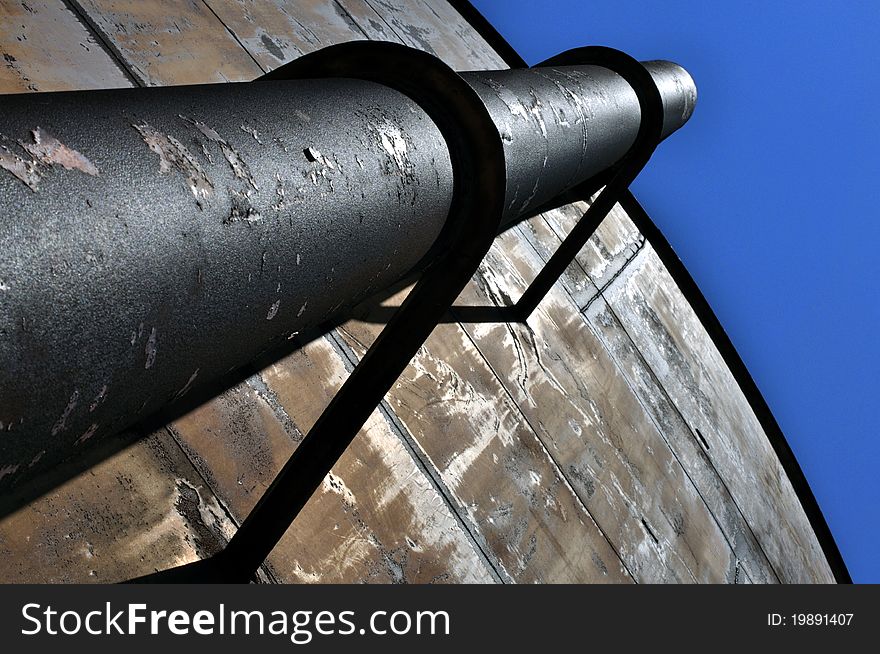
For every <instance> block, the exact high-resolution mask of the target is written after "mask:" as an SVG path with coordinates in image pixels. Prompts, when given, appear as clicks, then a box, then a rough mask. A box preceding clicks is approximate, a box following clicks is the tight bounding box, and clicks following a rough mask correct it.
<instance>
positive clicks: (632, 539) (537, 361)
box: [459, 233, 738, 582]
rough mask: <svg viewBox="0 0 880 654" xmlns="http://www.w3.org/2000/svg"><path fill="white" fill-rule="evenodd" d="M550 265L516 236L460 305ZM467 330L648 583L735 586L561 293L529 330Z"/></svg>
mask: <svg viewBox="0 0 880 654" xmlns="http://www.w3.org/2000/svg"><path fill="white" fill-rule="evenodd" d="M542 265H543V261H542V260H541V259H539V257H538V256H537V253H536V252H535V251H534V250H533V249H532V248H531V247H530V246H528V245H527V244H524V243H522V242H521V241H519V240H518V239H515V238H513V236H512V235H511V234H509V233H508V234H505V235H503V236H502V237H500V238H499V239H497V240H496V243H495V244H494V245H493V249H492V251H491V252H490V254H489V256H488V257H487V259H486V261H485V262H484V264H483V266H482V267H481V270H480V273H479V274H478V276H477V278H476V280H475V282H474V283H471V284H469V285H468V287H467V289H466V291H465V293H464V294H463V295H462V297H461V298H460V299H459V301H460V302H463V303H464V304H466V305H473V304H480V305H485V304H487V303H488V304H491V303H504V302H505V301H504V299H503V298H505V297H513V298H516V297H518V296H519V294H520V293H521V292H522V290H523V289H524V288H525V286H526V282H525V280H526V279H532V278H533V277H534V276H535V275H536V274H537V271H538V270H539V269H540V268H541V266H542ZM465 329H466V330H467V332H468V334H469V335H470V336H471V338H472V339H473V341H474V343H475V344H476V346H477V348H478V349H479V350H480V352H481V353H482V355H483V356H484V357H485V358H486V360H487V361H488V363H489V365H490V366H491V367H492V369H493V370H494V371H495V373H496V374H497V375H498V377H499V379H500V380H501V381H502V384H503V385H504V387H505V389H506V391H507V392H508V393H509V394H510V395H511V397H512V398H513V399H514V401H515V402H516V405H517V406H518V407H519V409H520V411H522V413H523V415H524V416H525V417H526V419H527V420H528V421H529V424H530V425H531V426H532V427H533V428H534V430H535V432H536V433H537V434H538V436H539V437H540V438H541V440H542V441H543V442H544V444H545V446H546V447H547V448H548V450H549V451H550V452H551V454H552V456H553V457H554V459H555V460H556V461H557V462H558V464H559V466H560V468H561V469H562V470H563V471H564V473H565V474H566V476H567V477H568V479H569V481H570V482H571V484H572V486H573V487H574V488H575V490H576V491H577V492H578V494H579V496H580V498H581V500H582V501H583V502H584V504H585V505H586V506H587V508H588V509H589V510H590V513H591V514H592V515H593V516H594V517H595V519H596V521H597V523H598V524H599V526H600V527H601V528H602V530H603V531H604V532H605V533H606V534H607V535H608V538H609V540H610V541H611V543H612V544H613V545H615V546H616V547H617V549H618V552H619V553H620V555H621V558H622V559H623V560H624V563H626V565H627V567H628V568H629V569H630V570H631V571H632V572H633V575H634V576H635V578H636V580H637V581H647V582H667V581H674V582H683V581H699V582H721V581H727V582H732V581H734V579H735V577H736V575H737V570H738V562H737V558H736V556H735V555H734V554H733V552H732V549H731V547H730V544H729V543H728V541H727V539H726V537H725V534H724V533H723V532H722V530H721V529H720V528H719V526H718V523H717V522H716V521H715V519H714V517H713V516H712V514H711V512H710V511H709V509H708V507H707V506H706V504H705V503H704V502H703V500H702V498H701V497H700V494H699V493H698V492H697V490H696V489H695V488H694V486H693V484H692V483H691V481H690V479H689V478H688V476H687V474H686V472H685V471H684V470H683V469H682V467H681V466H680V464H679V462H678V460H677V459H676V457H675V455H674V453H673V452H672V451H671V450H670V449H669V447H668V445H667V443H666V441H665V440H664V439H663V437H662V435H661V434H660V433H659V431H658V430H657V428H656V426H655V425H654V423H653V421H652V420H651V418H650V416H649V415H648V414H647V413H646V412H645V410H644V408H643V407H642V405H641V404H640V402H639V400H638V397H637V396H636V395H634V394H633V392H632V390H631V389H630V388H629V386H628V384H627V383H626V380H625V378H624V377H623V375H622V374H621V373H620V371H619V370H618V369H617V367H616V365H615V362H614V361H613V359H612V358H611V357H610V356H609V355H608V353H607V351H606V349H605V346H604V344H603V343H602V342H601V341H600V340H599V339H598V338H597V337H596V335H595V334H594V333H593V331H592V329H590V327H589V325H588V323H587V321H586V320H585V319H584V318H583V317H582V316H581V315H580V314H579V312H578V307H577V305H576V304H575V303H574V302H573V301H572V300H571V298H570V296H569V295H567V294H566V293H565V292H564V291H563V290H562V288H561V287H560V286H559V285H557V286H554V287H553V288H552V289H551V290H550V292H549V293H548V295H547V297H546V298H545V299H544V300H543V301H542V303H541V304H540V305H539V307H538V309H537V310H536V311H535V312H534V313H533V314H532V316H531V317H530V318H529V320H528V324H526V325H522V324H515V323H497V322H493V323H481V324H468V325H465Z"/></svg>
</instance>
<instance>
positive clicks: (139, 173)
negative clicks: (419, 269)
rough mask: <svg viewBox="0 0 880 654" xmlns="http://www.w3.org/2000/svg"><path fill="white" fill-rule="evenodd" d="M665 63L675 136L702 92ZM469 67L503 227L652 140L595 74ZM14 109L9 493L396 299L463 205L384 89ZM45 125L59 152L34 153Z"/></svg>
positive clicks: (423, 121) (315, 88)
mask: <svg viewBox="0 0 880 654" xmlns="http://www.w3.org/2000/svg"><path fill="white" fill-rule="evenodd" d="M649 69H650V70H651V73H652V74H653V75H654V76H655V79H657V80H658V84H659V86H660V89H661V93H662V94H663V97H664V105H665V108H666V125H667V128H666V129H665V132H666V134H668V133H671V132H672V131H674V129H677V128H678V127H680V126H681V125H682V124H683V123H684V122H685V121H686V120H687V118H688V117H689V115H690V111H692V109H693V103H694V100H695V97H696V96H695V91H694V87H693V82H692V80H690V77H689V76H687V73H686V72H684V71H683V70H682V69H680V68H679V67H677V66H675V65H674V64H669V63H666V62H652V63H651V64H650V65H649ZM463 77H464V78H465V79H466V80H467V81H468V83H470V84H471V86H472V87H473V88H474V89H475V90H476V91H477V92H478V94H479V95H480V97H481V98H482V99H483V101H484V102H485V103H486V106H487V108H488V109H489V111H490V114H491V115H492V117H493V120H494V121H495V122H496V124H497V125H498V127H499V131H500V132H501V134H502V137H503V140H504V148H505V156H506V159H507V166H508V191H507V203H506V205H505V206H507V207H508V210H507V213H506V216H505V218H506V220H507V221H512V220H514V219H515V218H517V217H518V216H519V215H521V214H522V213H523V212H527V211H529V210H530V209H532V208H534V207H536V206H539V205H540V204H541V203H543V202H545V201H547V200H550V199H552V198H553V197H554V196H556V195H557V194H558V193H560V192H562V191H564V190H566V189H567V188H569V187H571V186H573V185H575V184H577V183H579V182H581V181H583V180H584V179H586V178H588V177H590V176H592V175H594V174H596V173H598V172H600V171H602V170H604V169H606V168H607V167H608V166H610V165H612V164H613V163H615V162H616V161H617V160H618V159H619V158H620V157H621V156H622V155H623V154H624V153H625V152H626V150H627V149H628V148H629V146H630V144H631V143H632V141H633V139H634V137H635V134H636V131H637V129H638V120H639V108H638V103H637V101H636V97H635V94H634V93H633V92H632V90H631V89H629V87H628V86H627V85H626V84H625V83H624V82H623V80H622V79H621V78H619V77H618V76H616V75H615V74H614V73H610V72H608V71H606V70H604V69H601V68H596V67H560V68H544V69H531V70H519V71H497V72H477V73H465V74H463ZM4 107H5V111H4V115H3V117H2V118H0V135H2V137H0V143H2V145H0V224H2V230H0V426H2V427H0V428H2V429H3V430H4V431H5V432H6V433H4V434H3V442H2V446H0V468H2V469H3V470H4V474H3V475H2V477H0V487H9V486H10V485H13V484H14V483H15V482H16V480H18V479H19V476H20V475H21V474H23V473H22V472H21V470H24V469H28V464H29V463H31V462H32V461H34V460H35V456H36V455H37V454H38V453H41V452H43V451H45V453H43V454H41V455H40V457H39V465H38V466H37V467H38V468H45V467H49V466H51V465H53V464H55V463H57V462H58V461H59V460H61V459H63V458H66V457H68V456H70V455H71V454H75V452H76V450H77V449H78V448H79V447H80V446H81V445H82V444H83V443H86V442H92V441H94V440H96V439H99V438H102V437H106V436H109V435H111V434H113V433H116V432H118V431H119V430H121V429H123V428H124V427H126V426H128V425H130V424H131V423H133V422H135V421H136V420H138V419H140V418H142V417H145V416H146V415H147V414H149V413H151V412H153V411H155V410H156V409H158V408H160V407H161V406H163V405H165V404H167V403H169V402H171V401H174V400H176V399H179V398H181V397H183V396H184V395H186V394H187V393H189V392H191V391H192V389H193V388H196V387H198V386H199V385H201V384H204V383H207V382H209V381H210V380H212V379H216V378H217V377H218V376H221V375H223V374H224V373H227V372H228V371H230V370H231V369H234V368H236V367H239V366H241V365H244V364H245V363H247V362H249V361H251V360H252V359H253V358H254V357H255V356H257V355H258V354H259V353H260V352H262V351H264V350H266V349H267V348H269V347H271V346H273V345H274V344H276V343H278V342H281V341H283V340H285V339H287V338H288V337H289V336H290V335H291V334H293V333H295V332H300V331H303V330H306V329H308V328H310V327H314V326H317V325H319V324H321V323H322V322H324V321H327V320H329V319H332V318H333V317H334V316H338V315H340V313H341V312H342V311H343V310H344V309H345V308H346V307H349V306H351V305H353V304H355V303H357V302H358V301H360V300H362V299H364V298H365V297H367V296H368V295H370V294H371V293H374V292H376V291H379V290H381V289H383V288H387V287H388V286H390V285H391V284H393V283H394V282H396V281H398V280H399V279H400V278H401V277H403V276H404V275H405V274H406V273H407V272H409V271H410V270H411V269H412V268H413V267H414V266H415V265H416V264H417V263H418V262H419V261H420V260H421V259H422V258H423V257H424V256H425V254H426V253H427V252H428V251H429V249H430V247H431V245H432V243H433V242H434V240H435V238H436V237H437V235H438V234H439V232H440V230H441V229H442V227H443V225H444V222H445V219H446V216H447V213H448V210H449V206H450V203H451V202H452V194H453V186H454V185H453V179H452V167H451V163H450V160H449V152H448V150H447V147H446V144H445V142H444V141H443V138H442V136H441V134H440V132H439V130H438V129H437V128H436V126H435V125H434V124H433V123H432V121H431V120H430V119H429V118H428V116H427V114H425V112H424V111H423V110H422V109H421V108H420V107H418V106H417V105H416V104H414V103H413V102H412V101H411V100H409V99H408V98H406V97H405V96H403V95H401V94H400V93H398V92H396V91H393V90H391V89H389V88H386V87H384V86H381V85H378V84H373V83H369V82H362V81H356V80H344V79H342V80H303V81H263V82H260V83H252V84H227V85H208V86H195V87H170V88H151V89H125V90H113V91H94V92H73V93H55V94H41V95H38V96H34V95H18V96H6V97H4ZM35 134H40V135H43V134H45V135H46V136H45V137H44V136H41V137H40V138H41V139H42V140H41V143H42V144H43V145H44V146H46V147H49V146H50V145H51V146H53V148H54V149H52V151H51V152H48V151H47V152H43V150H45V148H42V149H40V150H39V151H37V149H33V146H35V145H39V143H37V141H35V140H34V135H35ZM49 135H51V136H49ZM49 139H51V140H49ZM25 143H30V144H31V145H32V148H25V147H24V146H23V144H25ZM59 156H60V157H61V158H60V159H59ZM47 157H48V159H47ZM71 157H72V158H71ZM65 162H66V163H68V164H75V165H69V166H68V165H65ZM53 163H56V164H60V165H52V164H53ZM98 171H100V173H98ZM31 472H33V470H31ZM28 474H30V472H29V473H28Z"/></svg>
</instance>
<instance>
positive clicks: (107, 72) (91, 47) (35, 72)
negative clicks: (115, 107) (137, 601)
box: [0, 0, 131, 93]
mask: <svg viewBox="0 0 880 654" xmlns="http://www.w3.org/2000/svg"><path fill="white" fill-rule="evenodd" d="M0 57H2V61H0V92H2V93H21V92H25V91H70V90H74V89H95V88H114V87H125V86H131V82H129V80H128V78H127V77H126V76H125V73H124V72H123V71H122V69H121V68H120V67H119V66H118V65H117V64H116V62H115V61H113V59H112V58H111V57H109V56H108V55H107V53H106V52H104V50H103V49H102V47H101V45H100V44H99V43H97V42H96V41H95V39H94V37H93V36H92V35H91V34H90V33H89V32H88V31H87V30H86V28H85V27H84V26H83V25H82V24H81V23H80V22H79V20H78V19H77V17H76V16H75V15H74V14H73V12H71V11H70V10H69V9H68V8H67V7H65V6H64V3H63V2H61V0H29V1H28V2H12V1H10V2H3V3H0Z"/></svg>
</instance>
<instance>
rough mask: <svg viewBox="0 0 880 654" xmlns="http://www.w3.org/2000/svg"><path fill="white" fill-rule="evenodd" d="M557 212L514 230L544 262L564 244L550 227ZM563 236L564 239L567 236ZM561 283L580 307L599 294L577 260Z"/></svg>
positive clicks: (568, 267) (530, 219) (541, 215)
mask: <svg viewBox="0 0 880 654" xmlns="http://www.w3.org/2000/svg"><path fill="white" fill-rule="evenodd" d="M555 211H556V210H554V211H553V212H548V213H546V214H540V215H537V216H533V217H532V218H529V219H528V220H525V221H523V222H521V223H520V224H518V225H517V226H516V227H515V228H514V230H515V231H517V232H519V234H520V235H521V236H522V238H523V239H524V241H525V242H527V243H529V244H530V245H531V246H532V247H533V248H534V249H535V251H536V252H537V253H538V255H539V256H540V257H541V259H543V260H544V261H547V260H548V259H550V257H551V256H553V253H554V252H556V249H557V248H558V247H559V246H560V245H561V243H562V239H561V238H560V237H559V235H558V234H557V232H556V231H555V230H554V229H553V228H552V227H551V226H550V219H549V217H548V216H549V214H550V213H555ZM514 230H512V231H514ZM562 236H563V237H564V236H565V234H563V235H562ZM559 282H560V283H561V284H562V287H563V288H564V289H565V290H566V292H567V293H568V294H569V295H570V296H571V297H572V298H573V299H574V301H575V303H576V304H577V305H578V306H579V307H585V306H587V305H588V304H589V303H590V301H591V300H592V299H593V298H595V297H596V296H597V295H598V294H599V289H598V288H596V285H595V284H594V283H593V280H592V279H590V277H589V275H587V274H586V272H584V269H583V268H582V267H581V265H580V263H579V262H578V261H577V259H575V260H574V261H572V262H571V263H570V264H569V265H568V266H567V267H566V269H565V271H564V272H563V273H562V275H561V276H560V277H559Z"/></svg>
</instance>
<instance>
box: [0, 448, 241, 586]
mask: <svg viewBox="0 0 880 654" xmlns="http://www.w3.org/2000/svg"><path fill="white" fill-rule="evenodd" d="M234 530H235V525H234V524H233V523H232V521H231V520H230V519H229V516H228V515H227V514H226V513H225V511H224V510H223V509H222V507H220V506H219V505H218V504H217V502H216V500H215V499H214V496H213V494H212V493H211V491H210V490H209V489H207V488H206V487H205V485H204V482H203V481H202V479H201V478H200V477H199V475H198V473H197V472H196V471H195V470H194V469H193V467H192V466H191V465H189V462H188V461H187V459H186V457H184V456H183V453H182V452H181V451H180V448H179V447H178V446H177V444H176V443H175V442H174V441H173V440H172V439H171V438H170V437H169V436H168V434H166V433H165V432H164V431H161V432H157V433H155V434H152V435H151V436H150V437H149V438H147V439H146V440H143V441H140V442H138V443H136V444H135V445H133V446H132V447H129V448H128V449H125V450H123V451H121V452H119V453H117V454H115V455H113V456H112V457H110V458H108V459H105V460H104V461H102V462H101V463H99V464H98V465H96V466H94V467H92V468H91V469H89V470H88V471H87V472H84V473H82V474H81V475H80V476H78V477H75V478H73V479H70V480H69V481H67V482H66V483H64V484H62V485H61V486H58V487H56V488H54V489H53V490H52V491H50V492H49V493H47V494H46V495H44V496H43V497H41V498H39V499H37V500H35V501H33V502H31V503H30V504H28V505H27V506H25V507H23V508H22V509H20V510H19V511H17V512H16V513H13V514H10V515H8V516H6V517H5V518H4V519H3V520H2V521H0V557H2V558H3V562H4V564H3V565H2V566H0V582H3V583H9V582H28V583H58V582H65V583H88V582H103V583H110V582H118V581H124V580H126V579H130V578H132V577H136V576H140V575H145V574H149V573H151V572H154V571H156V570H158V569H163V568H166V567H169V566H171V565H177V564H182V563H188V562H190V561H194V560H196V559H199V558H204V557H206V556H209V555H211V554H214V553H215V552H217V551H218V550H219V549H220V548H221V547H222V546H223V545H224V544H225V543H226V541H227V540H228V539H229V538H230V537H231V535H232V533H233V532H234Z"/></svg>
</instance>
